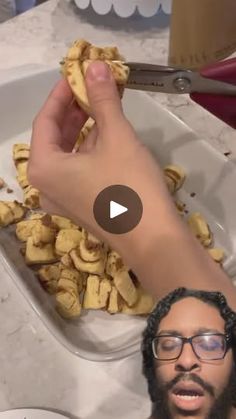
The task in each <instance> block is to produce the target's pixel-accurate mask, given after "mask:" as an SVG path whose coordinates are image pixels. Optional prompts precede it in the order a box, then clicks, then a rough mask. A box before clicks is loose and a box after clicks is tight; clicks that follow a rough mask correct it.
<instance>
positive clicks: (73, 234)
mask: <svg viewBox="0 0 236 419" xmlns="http://www.w3.org/2000/svg"><path fill="white" fill-rule="evenodd" d="M81 236H82V233H81V231H79V230H77V229H75V228H65V229H62V230H60V231H59V233H58V235H57V238H56V243H55V248H56V252H57V254H58V255H60V256H63V255H64V253H69V252H70V251H71V250H72V249H75V248H76V247H77V246H79V243H80V240H81Z"/></svg>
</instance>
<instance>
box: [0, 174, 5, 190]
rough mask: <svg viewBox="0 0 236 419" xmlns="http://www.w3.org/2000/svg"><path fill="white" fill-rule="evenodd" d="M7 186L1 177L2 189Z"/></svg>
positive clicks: (0, 184) (0, 186)
mask: <svg viewBox="0 0 236 419" xmlns="http://www.w3.org/2000/svg"><path fill="white" fill-rule="evenodd" d="M4 186H5V182H4V180H3V179H2V178H1V177H0V189H3V188H4Z"/></svg>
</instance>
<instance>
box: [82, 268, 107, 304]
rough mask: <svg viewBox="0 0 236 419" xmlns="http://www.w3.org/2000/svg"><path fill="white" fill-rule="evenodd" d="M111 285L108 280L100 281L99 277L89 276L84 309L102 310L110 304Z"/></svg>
mask: <svg viewBox="0 0 236 419" xmlns="http://www.w3.org/2000/svg"><path fill="white" fill-rule="evenodd" d="M110 292H111V283H110V281H109V280H108V279H107V278H103V279H100V277H99V276H97V275H89V276H88V278H87V285H86V290H85V293H84V299H83V308H85V309H95V310H97V309H102V308H105V307H106V305H107V302H108V297H109V294H110Z"/></svg>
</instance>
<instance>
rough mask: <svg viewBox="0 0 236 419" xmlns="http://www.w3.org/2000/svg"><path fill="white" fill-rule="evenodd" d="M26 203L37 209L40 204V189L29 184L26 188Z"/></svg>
mask: <svg viewBox="0 0 236 419" xmlns="http://www.w3.org/2000/svg"><path fill="white" fill-rule="evenodd" d="M24 205H25V206H26V207H27V208H29V209H37V208H39V207H40V205H39V191H38V189H36V188H34V187H33V186H31V185H29V186H27V187H26V188H25V189H24Z"/></svg>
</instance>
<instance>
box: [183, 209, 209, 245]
mask: <svg viewBox="0 0 236 419" xmlns="http://www.w3.org/2000/svg"><path fill="white" fill-rule="evenodd" d="M187 221H188V225H189V227H190V229H191V230H192V232H193V234H194V235H195V237H196V238H197V239H198V240H199V241H200V243H201V244H202V245H203V246H204V247H208V246H210V244H211V243H212V238H213V237H212V233H211V230H210V228H209V226H208V224H207V222H206V220H205V218H204V217H203V216H202V215H201V214H200V213H199V212H193V213H192V214H191V215H190V216H189V217H188V220H187Z"/></svg>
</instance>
